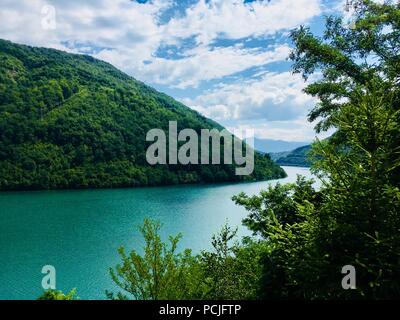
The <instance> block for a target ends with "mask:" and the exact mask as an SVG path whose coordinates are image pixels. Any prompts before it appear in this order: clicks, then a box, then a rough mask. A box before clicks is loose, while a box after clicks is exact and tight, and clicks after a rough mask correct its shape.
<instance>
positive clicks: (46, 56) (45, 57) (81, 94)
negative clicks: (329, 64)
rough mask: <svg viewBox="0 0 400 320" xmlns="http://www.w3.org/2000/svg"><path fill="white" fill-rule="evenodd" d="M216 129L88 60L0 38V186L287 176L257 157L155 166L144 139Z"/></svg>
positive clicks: (267, 159)
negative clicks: (248, 165) (240, 168)
mask: <svg viewBox="0 0 400 320" xmlns="http://www.w3.org/2000/svg"><path fill="white" fill-rule="evenodd" d="M169 121H177V123H178V130H181V129H183V128H192V129H194V130H195V131H197V132H200V130H201V129H213V128H216V129H219V130H221V129H222V127H221V126H220V125H219V124H217V123H216V122H214V121H212V120H210V119H207V118H205V117H204V116H202V115H200V114H199V113H197V112H195V111H193V110H192V109H190V108H188V107H186V106H185V105H183V104H182V103H179V102H177V101H176V100H174V99H173V98H171V97H169V96H167V95H165V94H162V93H160V92H157V91H156V90H154V89H153V88H151V87H149V86H147V85H145V84H143V83H142V82H140V81H137V80H135V79H134V78H132V77H130V76H128V75H126V74H125V73H123V72H121V71H119V70H118V69H116V68H114V67H113V66H112V65H110V64H108V63H106V62H103V61H100V60H97V59H94V58H92V57H90V56H85V55H76V54H69V53H66V52H62V51H58V50H54V49H46V48H34V47H29V46H25V45H19V44H14V43H12V42H10V41H5V40H1V39H0V190H29V189H57V188H89V187H97V188H104V187H131V186H145V185H162V184H176V183H197V182H220V181H243V180H266V179H275V178H281V177H284V176H286V174H285V172H284V170H283V169H282V168H280V167H279V166H278V165H276V164H275V163H274V162H273V161H272V160H271V159H270V157H269V155H263V154H261V153H258V152H256V153H255V169H254V172H253V173H252V174H251V175H250V176H237V175H235V167H236V166H235V165H186V166H183V165H179V164H178V165H155V166H150V165H149V164H148V163H147V161H146V157H145V152H146V149H147V147H148V145H149V144H151V143H148V142H146V139H145V137H146V133H147V132H148V131H149V130H150V129H153V128H160V129H163V130H164V131H165V132H167V131H168V122H169Z"/></svg>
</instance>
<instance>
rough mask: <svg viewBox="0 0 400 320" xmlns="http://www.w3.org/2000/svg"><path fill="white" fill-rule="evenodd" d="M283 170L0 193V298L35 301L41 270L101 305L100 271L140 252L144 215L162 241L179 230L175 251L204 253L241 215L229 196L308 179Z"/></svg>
mask: <svg viewBox="0 0 400 320" xmlns="http://www.w3.org/2000/svg"><path fill="white" fill-rule="evenodd" d="M284 169H285V170H286V172H287V173H288V177H287V178H285V179H280V180H271V181H265V182H255V183H241V184H217V185H190V186H172V187H170V186H168V187H157V188H137V189H103V190H74V191H37V192H3V193H0V262H1V269H0V270H1V271H0V299H35V298H36V297H38V296H39V295H40V294H41V292H42V289H41V280H42V277H43V275H42V274H41V269H42V266H44V265H46V264H50V265H53V266H55V268H56V270H57V289H61V290H63V291H69V290H70V289H71V288H74V287H76V288H77V290H78V295H79V296H80V297H81V298H82V299H104V298H105V294H104V292H105V290H106V289H108V290H110V289H111V290H112V289H115V286H114V285H113V283H112V281H111V279H110V277H109V274H108V268H109V267H110V266H114V265H115V264H116V263H118V261H119V259H118V254H117V248H118V247H119V246H121V245H124V246H126V248H127V249H132V248H135V249H138V250H140V248H141V247H142V246H143V242H142V239H141V237H140V235H139V234H138V232H137V226H138V225H140V224H141V223H142V222H143V219H144V218H145V217H150V218H154V219H158V220H160V221H161V222H162V223H163V225H164V227H163V230H162V236H164V237H166V236H167V235H169V234H176V233H178V232H181V233H182V234H183V239H182V241H181V246H180V247H181V248H184V247H190V248H192V249H193V250H194V251H195V252H198V251H200V250H202V249H208V248H209V247H210V238H211V236H212V234H214V233H216V232H218V230H219V229H220V228H221V226H222V225H223V224H224V223H225V222H228V223H229V224H230V225H233V226H240V224H241V220H242V218H243V217H245V216H246V211H245V210H244V209H243V208H242V207H239V206H236V205H235V204H234V203H233V202H232V201H231V197H232V196H233V195H235V194H238V193H239V192H241V191H244V192H246V193H248V194H256V193H258V192H259V191H260V190H262V189H266V188H267V187H268V185H269V184H275V183H277V182H278V181H279V182H281V183H284V182H293V181H295V179H296V175H297V174H301V175H304V176H306V177H311V174H310V172H309V170H308V169H307V168H295V167H284ZM247 233H248V232H247V230H246V229H245V228H244V227H239V235H244V234H247Z"/></svg>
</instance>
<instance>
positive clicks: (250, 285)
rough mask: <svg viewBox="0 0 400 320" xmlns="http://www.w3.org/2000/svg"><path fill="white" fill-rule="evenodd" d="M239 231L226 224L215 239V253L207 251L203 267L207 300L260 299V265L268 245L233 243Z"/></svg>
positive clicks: (249, 241) (203, 257)
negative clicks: (263, 251)
mask: <svg viewBox="0 0 400 320" xmlns="http://www.w3.org/2000/svg"><path fill="white" fill-rule="evenodd" d="M236 233H237V229H232V228H230V227H229V226H228V225H225V226H224V227H223V228H222V229H221V231H220V232H219V233H218V234H217V235H214V236H213V237H212V241H211V243H212V246H213V248H214V250H213V251H203V252H202V254H201V258H200V261H201V267H202V270H203V277H204V282H205V283H206V284H207V286H206V287H207V288H208V289H207V293H206V295H205V297H206V298H207V299H214V300H227V299H233V300H253V299H257V294H258V288H259V282H260V279H261V275H262V267H261V263H260V259H261V253H262V250H263V246H264V244H263V243H261V242H258V241H255V240H252V239H250V238H245V239H244V240H243V243H241V244H239V243H233V244H231V242H232V241H233V239H234V238H235V237H236Z"/></svg>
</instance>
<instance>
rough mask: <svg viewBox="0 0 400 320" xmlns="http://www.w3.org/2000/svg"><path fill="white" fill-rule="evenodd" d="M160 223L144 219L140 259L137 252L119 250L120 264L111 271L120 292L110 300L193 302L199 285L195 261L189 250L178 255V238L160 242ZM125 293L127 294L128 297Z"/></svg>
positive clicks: (198, 270) (198, 273)
mask: <svg viewBox="0 0 400 320" xmlns="http://www.w3.org/2000/svg"><path fill="white" fill-rule="evenodd" d="M160 228H161V224H160V223H159V222H154V221H151V220H148V219H146V220H145V221H144V224H143V226H142V227H141V228H140V231H141V233H142V235H143V237H144V239H145V243H146V245H145V248H144V253H143V256H141V255H140V254H138V253H137V252H136V251H131V252H130V253H129V254H126V252H125V249H124V248H123V247H121V248H120V249H119V254H120V255H121V260H122V263H121V264H120V265H117V266H116V267H115V269H112V268H111V269H110V274H111V277H112V279H113V280H114V282H115V283H116V284H117V285H118V286H119V287H120V288H121V289H122V290H123V292H119V293H117V294H116V295H115V294H113V293H110V292H108V293H107V295H108V297H109V298H110V299H129V298H132V297H133V298H134V299H137V300H163V299H196V298H201V296H197V294H198V292H199V291H201V290H199V286H200V284H201V277H200V275H201V273H200V269H199V266H198V265H197V258H196V257H193V256H192V255H191V251H190V250H185V251H184V252H183V253H177V252H176V250H177V245H178V241H179V239H180V238H181V235H177V236H176V237H171V236H170V237H169V245H167V244H166V243H165V242H162V241H161V238H160V235H159V231H160ZM127 294H128V295H127Z"/></svg>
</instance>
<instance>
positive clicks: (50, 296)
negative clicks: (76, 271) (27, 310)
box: [37, 289, 79, 300]
mask: <svg viewBox="0 0 400 320" xmlns="http://www.w3.org/2000/svg"><path fill="white" fill-rule="evenodd" d="M37 300H79V297H78V296H77V295H76V289H72V290H71V291H70V292H68V293H67V294H65V293H63V292H62V291H61V290H47V291H45V292H43V294H42V295H41V296H40V297H39V298H37Z"/></svg>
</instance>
